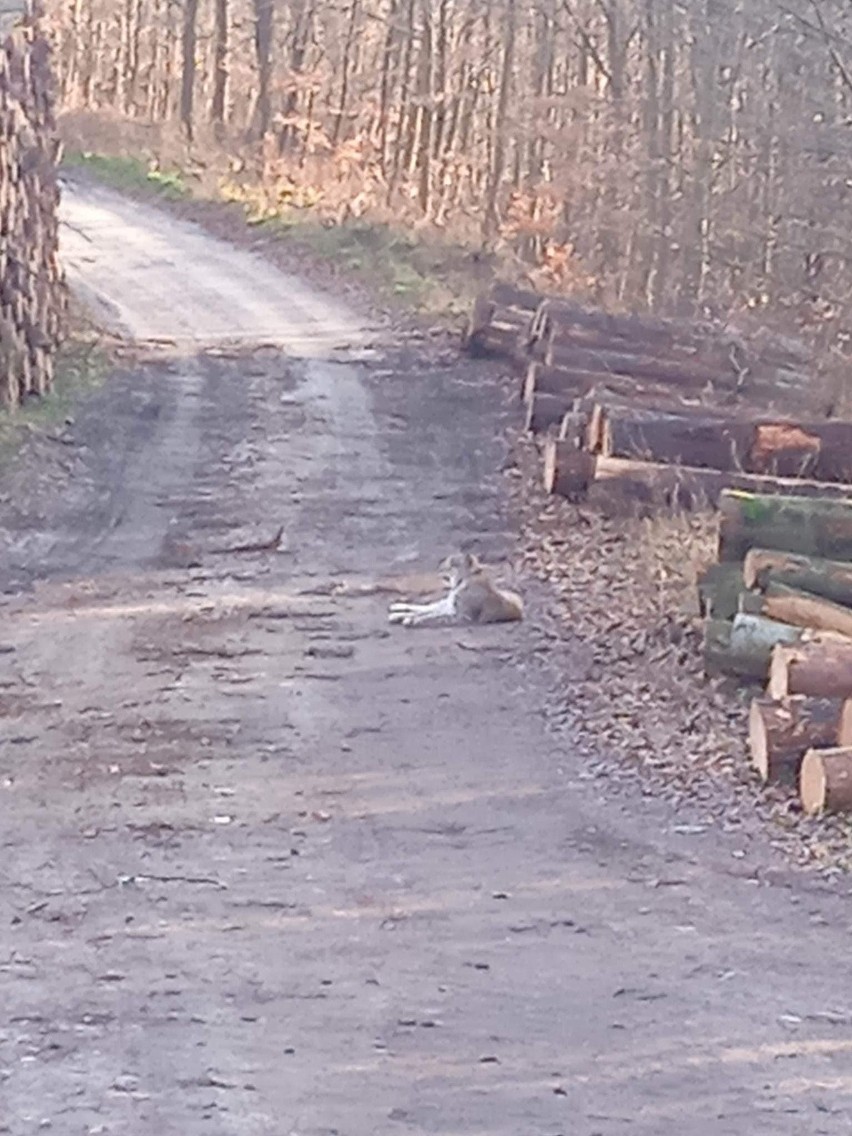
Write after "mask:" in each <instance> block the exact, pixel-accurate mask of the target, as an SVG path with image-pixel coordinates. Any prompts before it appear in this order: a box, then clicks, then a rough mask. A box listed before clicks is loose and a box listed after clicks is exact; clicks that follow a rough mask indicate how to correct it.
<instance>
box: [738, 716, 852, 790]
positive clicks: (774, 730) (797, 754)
mask: <svg viewBox="0 0 852 1136" xmlns="http://www.w3.org/2000/svg"><path fill="white" fill-rule="evenodd" d="M842 707H843V702H842V700H841V699H839V698H805V697H804V695H796V696H794V697H793V698H785V699H784V700H783V701H782V702H774V701H773V700H772V699H771V698H767V697H766V696H765V695H764V696H762V697H760V698H754V699H752V703H751V708H750V710H749V722H748V745H749V752H750V754H751V762H752V765H753V766H754V768H755V769H756V770H757V772H758V774H759V775H760V779H761V781H763V782H764V784H766V783H767V782H783V783H785V784H793V785H795V784H796V783H797V779H798V775H799V767H800V766H801V764H802V758H803V757H804V755H805V753H806V752H807V750H809V749H811V748H813V747H815V746H816V747H819V746H834V745H837V744H838V736H839V731H840V719H841V709H842ZM840 744H842V743H840Z"/></svg>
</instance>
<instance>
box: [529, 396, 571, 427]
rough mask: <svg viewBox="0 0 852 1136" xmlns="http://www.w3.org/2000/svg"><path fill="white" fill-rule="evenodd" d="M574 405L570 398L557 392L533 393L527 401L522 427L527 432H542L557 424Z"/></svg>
mask: <svg viewBox="0 0 852 1136" xmlns="http://www.w3.org/2000/svg"><path fill="white" fill-rule="evenodd" d="M573 407H574V400H573V399H572V398H563V397H562V396H561V395H558V394H535V395H533V397H532V398H531V399H530V400H529V402H528V403H527V413H526V419H525V422H524V429H525V430H526V431H527V433H528V434H543V433H544V432H545V431H546V430H549V429H550V428H551V427H553V426H559V425H560V424H561V423H562V420H563V419H564V417H565V415H566V414H567V413H568V412H569V411H571V410H572V409H573Z"/></svg>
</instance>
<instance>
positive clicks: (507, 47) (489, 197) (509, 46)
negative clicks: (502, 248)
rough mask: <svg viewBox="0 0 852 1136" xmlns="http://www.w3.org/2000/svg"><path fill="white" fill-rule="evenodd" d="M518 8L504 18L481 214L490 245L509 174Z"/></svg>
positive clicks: (510, 9)
mask: <svg viewBox="0 0 852 1136" xmlns="http://www.w3.org/2000/svg"><path fill="white" fill-rule="evenodd" d="M516 7H517V6H516V4H515V0H509V3H508V5H507V11H506V12H505V14H504V15H503V27H504V32H503V61H502V65H501V68H500V86H499V91H498V95H497V109H496V113H495V116H494V131H493V134H494V136H493V140H492V147H491V169H490V171H489V174H488V186H487V189H486V192H485V203H484V210H483V214H482V235H483V237H484V238H485V239H486V240H487V241H489V242H491V241H493V240H494V239H495V238H496V236H497V233H498V230H499V228H500V186H501V184H502V181H503V176H504V174H505V172H506V150H507V142H508V139H507V137H506V135H507V127H508V123H507V119H508V116H509V100H510V99H511V96H512V84H513V79H514V71H515V34H516V21H517V13H516Z"/></svg>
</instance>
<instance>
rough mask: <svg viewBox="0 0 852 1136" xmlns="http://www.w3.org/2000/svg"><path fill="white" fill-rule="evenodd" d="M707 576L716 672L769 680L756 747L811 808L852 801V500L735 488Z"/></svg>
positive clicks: (723, 504)
mask: <svg viewBox="0 0 852 1136" xmlns="http://www.w3.org/2000/svg"><path fill="white" fill-rule="evenodd" d="M719 511H720V517H719V541H718V556H719V561H718V563H717V564H715V565H711V566H709V567H708V568H707V569H705V571H704V572H703V573H702V574H701V575H700V577H699V580H698V599H699V605H700V609H701V614H702V615H703V616H704V618H705V620H706V623H705V635H704V671H705V674H706V675H707V676H708V677H717V676H720V675H723V676H728V677H731V678H734V679H736V680H737V681H738V682H748V683H758V684H760V685H761V686H763V687H764V691H765V692H764V693H763V694H760V695H757V696H756V697H754V698H753V699H752V702H751V708H750V712H749V731H748V753H749V758H750V762H751V765H752V767H753V768H754V769H755V770H756V772H757V774H758V776H759V777H760V779H761V781H763V782H764V783H777V784H782V785H783V784H787V785H790V784H793V785H797V786H798V789H799V798H800V802H801V805H802V809H803V810H804V811H805V812H806V813H809V814H815V813H819V812H823V811H844V812H849V811H852V500H850V498H849V497H846V498H838V497H836V496H835V497H825V496H823V497H814V498H810V499H808V498H805V497H794V496H788V495H777V496H776V495H759V494H754V493H742V492H737V491H725V492H723V493H722V495H721V500H720V507H719Z"/></svg>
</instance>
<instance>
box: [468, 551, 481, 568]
mask: <svg viewBox="0 0 852 1136" xmlns="http://www.w3.org/2000/svg"><path fill="white" fill-rule="evenodd" d="M465 565H466V567H467V568H468V569H469V570H470V571H471V572H478V571H479V569H480V568H481V567H482V561H481V560H480V559H479V557H478V556H477V555H476V553H475V552H467V553H465Z"/></svg>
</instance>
